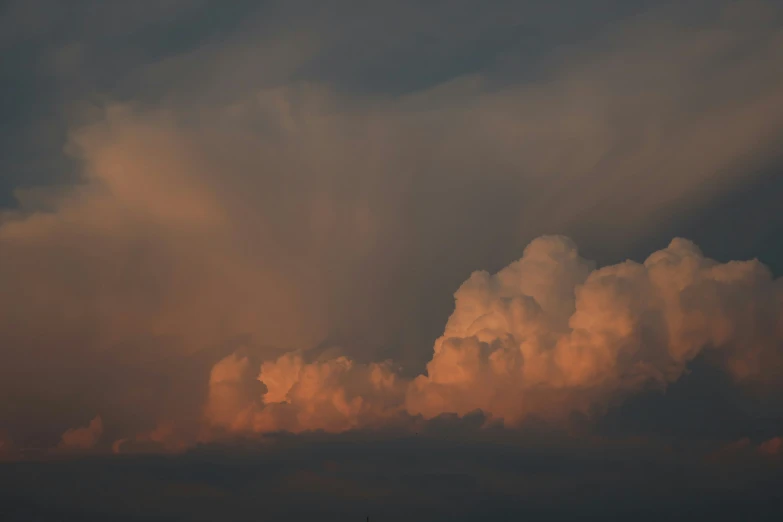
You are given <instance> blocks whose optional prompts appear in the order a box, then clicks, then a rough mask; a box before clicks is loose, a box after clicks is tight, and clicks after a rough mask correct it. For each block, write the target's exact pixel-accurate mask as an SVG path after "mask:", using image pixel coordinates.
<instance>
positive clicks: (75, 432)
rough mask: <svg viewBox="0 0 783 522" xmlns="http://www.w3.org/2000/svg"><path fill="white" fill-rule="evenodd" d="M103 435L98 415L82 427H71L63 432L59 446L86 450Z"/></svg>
mask: <svg viewBox="0 0 783 522" xmlns="http://www.w3.org/2000/svg"><path fill="white" fill-rule="evenodd" d="M101 435H103V420H101V416H100V415H98V416H96V417H95V418H94V419H92V420H91V421H90V424H88V425H87V426H85V427H83V428H71V429H69V430H68V431H66V432H65V433H63V435H62V438H61V440H60V446H59V447H60V448H62V449H75V450H88V449H91V448H93V447H94V446H95V445H96V444H97V443H98V440H99V439H100V438H101Z"/></svg>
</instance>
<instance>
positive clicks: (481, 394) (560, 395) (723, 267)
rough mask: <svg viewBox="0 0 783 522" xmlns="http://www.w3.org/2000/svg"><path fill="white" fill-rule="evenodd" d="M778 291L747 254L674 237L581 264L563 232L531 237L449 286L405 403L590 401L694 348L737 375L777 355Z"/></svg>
mask: <svg viewBox="0 0 783 522" xmlns="http://www.w3.org/2000/svg"><path fill="white" fill-rule="evenodd" d="M779 298H780V291H779V287H777V286H776V284H775V283H774V281H773V279H772V277H771V275H770V273H769V271H768V269H767V268H766V267H764V266H763V265H762V264H761V263H759V262H757V261H746V262H731V263H726V264H721V263H718V262H716V261H713V260H710V259H709V258H706V257H704V256H703V255H702V253H701V252H700V251H699V249H698V248H697V247H696V246H695V245H694V244H693V243H691V242H689V241H686V240H683V239H675V240H673V241H672V242H671V243H670V244H669V246H668V247H667V248H665V249H663V250H661V251H658V252H655V253H653V254H652V255H650V256H649V257H648V258H647V259H646V260H645V261H644V263H635V262H632V261H627V262H625V263H621V264H618V265H612V266H607V267H603V268H600V269H597V270H591V264H590V263H589V262H587V261H585V260H584V259H582V258H581V257H580V256H579V255H578V252H577V249H576V247H575V245H574V244H573V242H571V241H570V240H568V239H566V238H562V237H546V238H541V239H537V240H535V241H533V242H532V243H531V244H530V245H529V246H528V247H527V249H526V250H525V253H524V255H523V257H522V259H520V260H519V261H517V262H516V263H513V264H512V265H510V266H508V267H506V268H504V269H503V270H501V271H500V272H498V273H497V274H494V275H490V274H488V273H486V272H476V273H474V274H473V276H471V278H470V279H469V280H468V281H466V282H465V283H464V284H463V285H462V287H460V289H459V290H458V291H457V293H456V294H455V301H456V306H455V311H454V313H453V314H452V316H451V318H450V319H449V323H448V324H447V326H446V330H445V332H444V335H443V336H442V337H441V338H440V339H438V341H437V342H436V343H435V353H434V356H433V359H432V361H430V363H429V364H428V365H427V375H426V376H420V377H417V378H416V379H415V380H414V382H413V383H412V385H411V388H410V389H409V391H408V396H407V406H408V409H409V410H410V411H411V412H412V413H420V414H422V415H424V416H425V417H433V416H435V415H438V414H440V413H442V412H444V411H454V412H457V413H461V414H465V413H467V412H469V411H472V410H475V409H479V408H480V409H482V410H484V411H485V412H487V413H490V414H494V415H497V416H500V417H503V418H505V419H508V420H510V421H512V422H513V421H515V420H519V419H522V418H524V417H525V416H526V415H529V414H536V415H538V416H542V417H552V416H554V417H563V416H566V415H568V414H570V413H573V412H582V413H586V414H589V413H592V412H593V411H594V410H595V409H598V410H601V409H602V408H605V407H606V405H608V403H609V402H610V401H611V400H612V399H614V398H617V397H622V395H624V394H628V393H634V392H638V391H640V390H642V389H644V388H646V387H661V388H665V387H666V385H667V384H668V383H671V382H673V381H675V380H677V379H678V378H679V377H680V376H681V375H682V374H683V372H684V371H685V370H686V368H687V364H688V362H689V361H691V360H693V359H694V358H695V357H697V356H698V355H699V354H700V353H701V352H702V351H704V350H720V351H721V352H722V353H723V354H724V359H725V364H726V367H727V370H728V371H729V372H730V373H731V374H732V375H733V376H734V377H735V378H736V379H737V380H738V381H744V380H752V379H754V378H758V377H759V376H760V375H762V373H763V370H764V369H763V367H762V364H761V361H762V360H763V359H764V358H770V359H776V360H779V358H780V343H781V337H780V322H781V318H783V310H781V308H780V305H779V301H778V300H779Z"/></svg>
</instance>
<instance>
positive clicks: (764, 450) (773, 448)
mask: <svg viewBox="0 0 783 522" xmlns="http://www.w3.org/2000/svg"><path fill="white" fill-rule="evenodd" d="M758 450H759V453H761V454H762V455H766V456H769V457H777V456H780V455H781V454H783V437H773V438H771V439H769V440H766V441H764V442H762V443H761V444H759V447H758Z"/></svg>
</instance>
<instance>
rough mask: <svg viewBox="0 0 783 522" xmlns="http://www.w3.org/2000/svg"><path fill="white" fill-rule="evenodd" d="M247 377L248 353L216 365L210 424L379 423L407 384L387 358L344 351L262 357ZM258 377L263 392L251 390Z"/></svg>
mask: <svg viewBox="0 0 783 522" xmlns="http://www.w3.org/2000/svg"><path fill="white" fill-rule="evenodd" d="M247 377H248V359H247V358H241V359H240V358H238V357H237V356H236V354H232V355H230V356H228V357H226V358H225V359H223V360H222V361H220V362H219V363H218V364H216V365H215V367H214V368H213V369H212V375H211V378H210V386H209V398H208V401H207V405H206V410H205V418H206V420H207V422H208V423H209V424H210V425H212V426H217V427H220V428H223V429H226V430H228V431H234V432H242V431H246V432H275V431H291V432H301V431H306V430H324V431H328V432H341V431H347V430H350V429H355V428H366V427H371V426H374V427H379V426H382V425H384V424H386V423H387V422H389V421H392V420H393V419H394V417H395V416H396V415H398V414H399V413H400V410H401V406H402V397H403V394H404V390H405V388H404V386H405V384H404V381H403V380H402V379H401V378H400V377H399V376H398V375H397V374H396V373H395V372H394V369H393V368H392V367H391V364H390V363H389V362H385V363H370V364H366V365H365V364H359V363H356V362H355V361H352V360H350V359H349V358H347V357H344V356H341V357H337V358H334V359H328V360H323V361H313V362H309V363H306V362H305V361H304V359H303V357H302V355H300V354H297V353H288V354H284V355H282V356H280V357H279V358H277V359H275V360H272V361H267V362H265V363H263V364H262V365H261V368H260V372H259V373H258V376H257V380H248V378H247ZM259 381H260V382H261V383H262V385H263V387H264V388H265V390H264V391H263V392H262V393H263V395H262V394H261V393H258V392H256V393H255V394H253V393H252V391H251V390H252V389H253V385H254V384H255V385H257V384H258V383H259ZM255 389H256V390H258V386H256V387H255Z"/></svg>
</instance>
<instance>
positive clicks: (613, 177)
mask: <svg viewBox="0 0 783 522" xmlns="http://www.w3.org/2000/svg"><path fill="white" fill-rule="evenodd" d="M641 25H642V27H637V26H633V27H631V28H629V30H627V31H625V30H624V31H620V32H619V33H617V34H612V35H610V36H607V41H606V42H603V43H605V44H608V45H606V46H604V47H605V48H604V50H595V49H594V50H592V51H589V50H588V51H576V50H573V49H572V50H570V51H568V52H566V53H565V55H564V56H562V58H563V59H562V60H560V59H558V60H554V61H553V62H552V64H551V67H550V69H549V70H548V74H546V75H544V76H542V77H541V78H539V79H537V80H534V81H531V82H529V83H524V82H522V81H521V80H519V81H517V80H514V81H510V82H509V83H508V84H503V85H497V84H496V83H494V82H495V79H494V78H492V77H491V75H490V74H487V75H486V76H481V75H479V76H476V75H471V76H468V77H460V78H455V79H453V81H449V82H446V83H445V84H442V85H436V86H432V87H428V88H426V89H423V90H420V91H418V92H415V93H412V94H405V95H387V94H384V95H378V96H372V95H368V96H367V97H364V98H362V99H354V98H352V97H351V96H350V95H348V94H346V93H344V92H340V91H338V90H336V89H334V88H332V87H330V86H327V85H328V84H326V83H325V84H318V83H317V82H314V83H300V82H296V81H293V80H280V82H279V83H274V84H273V85H271V86H270V84H269V83H265V82H262V81H257V82H252V81H249V82H247V83H242V85H229V84H230V83H231V81H225V82H224V81H222V79H224V78H225V79H230V78H232V77H233V76H232V74H230V73H231V71H232V69H231V67H237V70H247V69H253V70H263V71H264V72H265V73H267V72H268V71H269V70H270V69H268V68H266V67H261V66H258V67H256V65H257V64H256V60H258V59H260V58H261V57H266V58H269V56H272V55H274V54H275V50H276V48H275V49H270V48H267V47H266V46H265V44H266V43H268V42H266V41H263V42H249V44H250V45H249V46H248V42H243V45H245V46H246V47H245V48H244V49H243V50H244V53H236V52H235V51H236V49H234V48H231V47H230V46H229V47H228V48H225V49H223V48H218V49H214V48H211V47H210V49H209V53H207V56H204V55H202V54H198V53H197V54H195V55H193V56H195V57H196V58H199V57H203V58H204V61H205V62H206V63H201V62H200V61H199V60H197V59H194V58H193V56H188V57H183V59H182V60H181V61H178V60H174V62H176V63H174V64H173V65H172V63H170V62H167V63H160V64H157V65H156V66H155V67H152V68H150V70H148V71H147V73H148V74H149V77H145V78H146V79H147V80H148V81H145V82H144V83H145V84H150V85H158V84H161V85H169V83H168V82H167V81H155V80H161V79H163V80H171V79H172V78H173V77H174V76H180V73H183V72H190V73H191V74H192V75H193V76H192V77H198V76H199V74H200V73H201V72H202V71H209V72H208V73H205V74H209V75H214V77H216V78H217V77H220V78H221V81H219V82H217V84H219V85H224V86H226V88H225V90H221V89H218V90H219V91H220V92H218V93H214V92H212V91H210V92H202V91H201V90H200V89H199V87H200V82H198V81H195V82H192V85H189V86H188V88H189V89H192V91H193V92H191V91H188V92H173V93H169V94H170V96H160V97H158V96H155V97H153V98H155V99H160V100H164V101H160V102H157V103H152V102H147V103H136V104H134V103H130V104H128V105H119V104H112V103H108V104H107V105H106V106H105V107H102V108H100V110H97V111H96V114H92V115H90V117H89V118H87V120H88V122H87V123H83V122H82V123H80V124H78V125H77V124H74V125H73V126H72V128H71V132H70V138H69V143H68V147H67V150H68V154H69V155H70V159H72V160H75V162H76V166H77V168H78V169H79V173H80V179H79V180H78V182H76V183H73V184H71V185H69V186H67V187H61V188H59V189H57V188H46V189H42V188H39V189H26V190H19V191H18V199H19V206H18V208H15V209H13V210H9V211H4V212H3V213H2V214H1V215H0V253H2V255H0V288H2V289H3V291H2V292H1V293H0V347H2V349H0V418H2V419H4V421H6V420H7V423H8V425H9V426H11V428H12V429H10V430H9V431H11V432H12V433H11V434H10V437H12V438H13V440H14V441H15V442H16V444H17V445H18V446H24V444H25V440H26V438H27V437H33V435H36V434H41V433H43V434H44V435H46V437H47V438H46V440H47V443H48V444H49V445H50V446H55V445H57V444H58V441H59V438H60V434H61V433H62V432H63V430H64V429H66V428H67V427H69V426H74V425H76V423H77V422H80V420H79V419H83V418H87V417H86V416H87V415H90V416H91V415H94V414H95V413H96V412H100V413H101V417H100V419H101V421H102V423H103V428H104V430H105V437H104V438H105V439H106V440H110V441H121V442H117V443H116V444H115V446H116V450H117V451H123V450H128V449H129V448H130V447H131V446H134V445H135V446H141V445H149V446H152V445H158V446H161V447H165V448H176V447H181V445H182V444H183V443H185V442H183V441H193V440H195V439H197V438H199V437H201V436H203V437H206V438H208V437H209V436H211V435H212V434H213V433H212V431H211V430H214V431H220V430H225V431H229V432H264V431H274V430H280V429H283V430H291V431H302V430H307V429H325V430H328V431H341V430H346V429H351V428H356V427H365V426H377V425H381V424H384V423H386V422H392V420H391V419H396V418H397V417H398V416H404V415H421V416H423V417H425V418H431V417H433V416H436V415H438V414H439V413H445V412H456V413H459V414H461V415H464V414H466V413H468V412H470V411H472V410H474V409H477V408H478V409H482V410H484V411H485V412H487V413H488V414H491V415H493V416H494V417H500V418H503V419H504V420H506V421H508V422H510V423H513V422H516V421H519V420H521V419H524V418H525V417H527V416H529V415H533V414H534V415H538V416H544V417H552V418H556V419H560V418H563V417H564V416H567V415H568V414H570V413H572V412H574V411H579V412H592V411H593V410H598V411H600V410H601V409H602V408H604V407H605V406H606V405H607V403H608V402H610V401H612V400H620V398H621V397H622V396H623V395H624V394H631V393H635V392H637V391H639V390H640V389H642V388H644V387H647V386H657V387H664V386H665V385H666V384H667V383H670V382H672V381H674V380H676V379H677V378H678V377H679V376H680V375H681V374H682V372H683V371H685V369H686V368H687V364H688V362H689V361H691V360H692V359H693V358H694V357H696V356H697V355H698V354H700V353H703V352H704V351H705V350H712V351H714V352H715V353H718V354H720V355H721V357H722V358H723V363H724V364H725V366H726V368H727V369H728V371H729V372H730V373H731V374H732V375H733V376H735V377H736V378H737V379H738V380H739V381H753V382H762V381H769V382H774V381H776V380H777V379H778V377H777V375H778V374H779V372H778V371H777V370H776V369H780V368H783V364H781V357H780V354H779V350H777V349H776V346H779V344H777V345H776V343H779V342H780V339H781V337H783V326H781V321H780V309H781V304H780V303H781V301H780V300H781V290H780V288H781V283H780V282H777V283H773V282H772V281H771V278H770V276H769V274H768V273H767V271H766V270H765V269H764V268H763V267H762V266H761V265H760V264H759V263H756V262H743V263H729V264H716V263H714V262H712V261H709V260H708V259H706V258H704V257H703V256H702V255H701V254H700V253H699V252H698V250H697V249H696V248H695V247H694V246H693V245H691V244H690V243H688V242H686V241H683V240H677V241H675V242H673V243H672V244H671V245H670V246H669V247H668V248H667V249H665V250H663V251H661V252H658V253H656V254H654V255H653V256H651V257H650V258H649V259H648V260H647V261H646V262H645V263H644V264H643V265H642V264H636V263H630V262H629V263H625V264H620V265H614V266H610V267H605V268H602V269H600V270H594V267H593V265H592V264H591V263H589V262H587V261H585V260H584V259H582V258H581V257H580V256H579V255H578V253H577V252H576V249H575V247H574V245H573V244H572V243H571V242H570V241H568V240H565V239H563V238H561V237H548V238H543V239H539V240H536V241H535V242H534V243H532V244H531V245H530V246H529V247H528V249H527V250H526V252H525V255H524V257H523V258H522V260H520V261H519V262H517V263H514V264H512V265H510V266H509V267H507V268H506V269H504V270H502V271H501V272H499V273H498V274H495V275H489V274H488V273H484V272H479V273H476V274H474V275H473V276H472V277H471V278H470V279H469V280H468V281H466V282H465V283H464V284H463V285H462V287H460V288H459V290H458V291H457V294H456V304H455V309H454V312H453V314H452V316H451V318H450V319H449V321H448V323H447V325H446V327H445V329H444V331H443V335H442V336H441V337H440V338H439V339H438V340H437V341H436V342H435V345H434V349H432V337H430V335H431V331H437V330H433V329H431V328H430V325H431V324H435V325H436V327H437V325H438V324H439V322H440V321H442V317H445V315H446V314H447V313H448V310H447V309H443V310H441V309H437V310H436V309H435V308H437V307H436V306H435V305H434V304H433V303H440V302H441V301H440V300H439V299H440V297H443V296H447V295H448V293H449V292H452V291H453V290H454V288H456V287H457V285H458V284H459V282H460V281H462V280H463V279H464V278H465V275H466V274H468V273H470V271H471V270H475V269H478V268H482V267H497V266H502V265H503V264H505V263H507V262H508V260H509V259H513V258H514V257H515V256H518V253H519V252H520V251H521V247H522V246H523V245H524V244H525V243H526V242H528V241H529V240H530V239H531V238H533V237H536V236H537V235H540V234H541V233H543V232H545V231H549V230H554V231H565V230H567V229H568V228H569V227H574V226H576V225H578V224H580V223H583V222H589V223H591V224H594V227H593V229H591V231H590V232H589V234H587V236H588V237H590V238H596V242H595V243H596V244H599V245H600V244H604V245H605V244H609V243H611V244H620V243H621V241H620V240H621V239H623V238H628V237H635V236H637V235H639V234H641V233H642V232H643V231H645V230H648V229H650V228H654V227H655V226H657V223H658V220H657V219H656V216H657V214H656V213H657V212H660V211H661V209H662V208H666V206H667V205H668V204H669V202H671V201H674V200H677V201H683V202H684V203H685V204H686V206H687V204H691V203H693V202H694V201H697V200H700V198H702V197H705V195H704V193H703V192H702V187H703V186H704V184H705V182H707V181H709V180H710V179H711V177H712V176H714V175H715V173H716V172H726V171H727V172H729V174H727V176H729V178H730V181H731V182H732V183H741V182H742V181H743V180H744V175H745V172H747V171H749V170H750V167H753V166H754V165H755V163H754V162H757V161H758V162H762V163H763V160H764V159H765V158H767V157H769V156H770V155H771V154H774V153H776V152H777V151H778V149H779V146H778V143H777V142H770V139H769V136H775V135H777V134H776V133H777V132H778V131H780V130H783V95H782V94H781V93H783V72H782V71H781V70H780V67H779V64H781V63H783V56H781V49H783V46H781V45H780V43H781V41H782V40H781V38H783V36H782V35H781V32H780V31H779V29H777V28H769V27H767V26H764V24H761V25H762V26H763V27H761V28H758V27H756V26H755V25H753V24H749V25H747V24H745V23H744V22H741V21H737V17H735V16H720V17H718V19H717V21H714V24H713V25H708V26H706V27H703V28H702V29H703V30H701V31H684V30H682V29H681V28H679V29H678V28H677V27H672V25H671V24H669V23H661V22H660V21H658V22H656V21H655V20H648V21H646V22H644V23H642V24H641ZM259 33H260V32H259ZM759 34H763V35H764V38H760V37H759V38H757V36H758V35H759ZM312 40H313V41H318V42H319V43H320V40H319V39H318V38H312ZM324 45H327V42H324ZM256 47H257V48H256ZM283 47H285V48H286V49H288V50H290V49H291V46H283ZM293 47H296V46H293ZM306 47H307V49H306V50H303V51H302V52H303V54H304V55H308V56H309V53H310V52H315V51H313V46H309V45H308V46H306ZM315 47H316V48H317V47H318V46H315ZM735 53H736V56H741V57H742V58H743V59H738V60H734V59H731V58H732V57H733V56H735ZM237 56H239V57H243V59H241V60H240V59H237ZM288 56H289V55H288V54H286V56H285V57H284V59H280V60H278V62H277V63H278V65H280V68H281V69H284V70H289V69H290V67H291V66H290V64H289V63H288V62H287V61H286V59H287V58H288ZM270 60H271V59H270ZM268 61H269V60H268ZM271 61H275V60H271ZM251 62H252V63H253V65H254V67H248V64H249V63H251ZM265 65H266V62H265ZM223 67H226V68H228V71H227V73H226V69H223ZM183 68H184V69H187V71H183ZM215 71H223V73H224V74H220V75H217V74H215ZM705 71H708V72H709V74H706V73H705ZM184 76H187V77H191V76H188V75H184ZM629 78H635V80H634V81H632V82H629V81H628V79H629ZM213 79H214V78H212V77H210V78H209V80H210V81H212V80H213ZM750 84H753V85H756V86H757V88H756V89H752V90H748V89H745V87H746V85H750ZM329 85H330V84H329ZM213 87H214V86H213ZM703 92H710V96H709V97H704V96H701V93H703ZM213 95H214V96H213ZM694 99H698V100H699V103H698V104H695V105H694V103H693V100H694ZM749 158H751V159H752V160H750V159H749ZM746 167H748V168H746ZM730 185H731V184H730ZM629 202H633V203H629ZM599 203H600V205H599ZM490 210H491V211H490ZM775 284H777V285H778V286H777V289H775V286H774V285H775ZM432 296H438V297H437V298H433V297H432ZM445 301H446V306H448V303H447V301H448V300H447V299H446V300H445ZM441 316H442V317H441ZM335 339H337V340H335ZM342 339H348V341H346V342H345V343H344V344H345V345H346V346H342V345H341V341H342ZM322 343H326V344H328V345H329V346H333V345H338V346H339V349H341V350H342V351H341V353H339V354H337V355H336V356H334V357H329V356H318V354H317V353H316V352H317V350H314V347H315V348H319V349H320V347H321V345H322ZM238 346H242V347H243V348H242V349H241V350H236V348H237V347H238ZM230 354H233V355H230ZM387 358H392V359H393V360H394V361H395V363H396V364H399V365H402V364H403V363H404V364H406V365H407V368H406V369H407V373H405V375H406V376H407V375H416V374H417V373H421V372H422V371H423V362H425V361H429V364H428V365H427V370H426V374H422V375H419V376H418V377H416V378H415V379H413V381H412V383H408V381H407V378H405V377H402V376H401V374H399V373H398V372H397V371H396V370H395V369H394V366H393V365H392V364H390V363H374V362H372V361H379V360H385V359H387ZM31 375H33V376H36V378H35V379H30V378H29V376H31ZM195 419H198V420H195ZM202 420H203V423H204V425H203V426H202V425H201V424H200V422H201V421H202ZM164 427H165V428H164ZM202 430H203V431H205V432H207V433H206V435H203V434H202ZM76 431H78V430H76ZM88 432H89V430H88ZM79 433H82V432H79ZM89 433H92V434H95V431H94V430H93V431H92V432H89ZM36 436H37V435H36ZM85 436H86V435H85ZM102 440H103V439H102ZM63 442H64V441H63ZM135 446H134V447H135ZM145 447H146V446H145Z"/></svg>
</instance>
